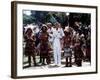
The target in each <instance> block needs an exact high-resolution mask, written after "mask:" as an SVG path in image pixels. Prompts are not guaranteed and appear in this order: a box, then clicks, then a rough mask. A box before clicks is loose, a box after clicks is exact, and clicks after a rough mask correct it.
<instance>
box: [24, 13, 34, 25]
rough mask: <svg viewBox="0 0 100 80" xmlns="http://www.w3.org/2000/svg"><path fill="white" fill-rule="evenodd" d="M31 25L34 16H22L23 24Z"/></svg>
mask: <svg viewBox="0 0 100 80" xmlns="http://www.w3.org/2000/svg"><path fill="white" fill-rule="evenodd" d="M31 23H35V17H34V16H31V15H30V16H28V15H26V14H23V24H24V25H26V24H31Z"/></svg>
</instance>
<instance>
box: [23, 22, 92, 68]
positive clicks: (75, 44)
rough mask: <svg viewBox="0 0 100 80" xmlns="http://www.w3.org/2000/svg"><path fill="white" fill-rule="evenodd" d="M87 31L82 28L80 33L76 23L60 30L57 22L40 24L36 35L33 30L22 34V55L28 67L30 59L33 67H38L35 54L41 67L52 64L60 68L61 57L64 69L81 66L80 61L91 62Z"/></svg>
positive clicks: (88, 31) (29, 29)
mask: <svg viewBox="0 0 100 80" xmlns="http://www.w3.org/2000/svg"><path fill="white" fill-rule="evenodd" d="M86 28H87V29H86ZM89 29H90V27H84V29H83V31H82V27H80V26H79V25H78V23H77V22H76V26H74V27H69V26H66V27H65V28H62V26H61V24H60V23H58V22H56V23H54V24H52V23H46V24H42V25H41V29H40V31H39V32H38V33H36V34H34V29H31V28H28V29H27V30H26V31H25V32H24V42H25V49H24V54H25V56H27V57H28V63H29V66H31V58H32V60H33V61H32V62H33V63H34V66H38V62H37V60H36V56H37V54H36V53H38V56H39V62H40V63H41V65H50V64H51V63H53V64H54V65H55V66H61V64H62V63H61V59H62V57H63V58H64V59H65V61H66V62H65V66H66V67H71V66H72V65H73V64H75V65H77V66H82V61H86V60H87V61H90V62H91V48H90V46H91V45H90V42H91V41H90V30H89ZM86 30H87V31H86ZM72 58H74V62H72Z"/></svg>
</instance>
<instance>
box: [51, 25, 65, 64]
mask: <svg viewBox="0 0 100 80" xmlns="http://www.w3.org/2000/svg"><path fill="white" fill-rule="evenodd" d="M52 32H53V35H52V38H53V52H54V63H55V65H56V66H60V65H61V42H60V40H61V39H62V38H63V36H64V32H63V30H62V28H61V26H60V24H59V23H55V27H54V28H53V29H52Z"/></svg>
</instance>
